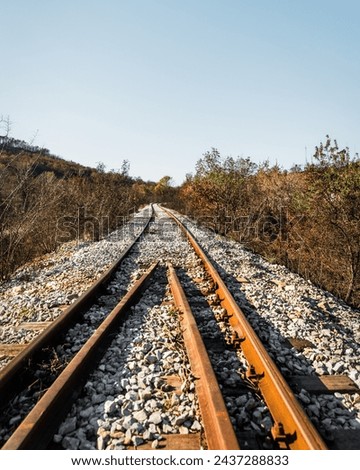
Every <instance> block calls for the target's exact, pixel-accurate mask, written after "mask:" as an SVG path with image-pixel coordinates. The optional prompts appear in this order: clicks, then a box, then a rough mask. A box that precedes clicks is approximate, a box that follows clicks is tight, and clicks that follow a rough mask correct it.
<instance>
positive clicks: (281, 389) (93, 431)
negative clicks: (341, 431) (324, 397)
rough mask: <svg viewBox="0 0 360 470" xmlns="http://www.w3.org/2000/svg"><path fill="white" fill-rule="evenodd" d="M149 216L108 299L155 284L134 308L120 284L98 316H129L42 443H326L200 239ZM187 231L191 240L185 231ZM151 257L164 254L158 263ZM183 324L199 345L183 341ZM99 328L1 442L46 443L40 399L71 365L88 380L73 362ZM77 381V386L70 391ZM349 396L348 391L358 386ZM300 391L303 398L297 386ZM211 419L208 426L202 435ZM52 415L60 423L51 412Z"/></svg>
mask: <svg viewBox="0 0 360 470" xmlns="http://www.w3.org/2000/svg"><path fill="white" fill-rule="evenodd" d="M155 212H156V214H155V215H156V218H155V222H153V223H151V224H150V226H149V232H148V233H147V234H146V235H145V236H144V237H142V238H141V239H140V240H139V242H138V243H137V244H136V246H134V247H133V248H132V250H131V252H130V255H129V256H128V257H127V259H126V263H127V266H126V268H125V266H122V265H120V273H121V272H122V271H123V272H122V274H117V275H115V278H114V281H113V284H112V287H111V289H113V290H114V291H115V292H116V290H117V296H118V297H117V300H116V301H115V300H114V299H113V300H111V301H109V299H108V300H107V302H108V304H109V305H112V306H113V304H114V303H115V304H116V303H117V302H118V300H119V292H120V291H121V292H123V291H124V290H128V289H127V288H125V285H126V283H127V284H130V282H129V281H130V279H131V278H135V277H139V276H140V281H139V282H138V284H137V285H135V286H133V287H132V289H133V290H134V291H137V287H139V286H141V287H145V283H146V281H147V280H148V278H149V277H150V276H152V277H153V282H152V284H151V285H150V287H148V288H147V290H146V292H145V293H144V295H143V297H142V298H141V299H140V300H139V301H138V303H137V304H136V305H133V306H132V307H129V304H127V301H128V299H127V298H126V296H129V295H130V292H128V293H127V294H126V296H125V297H124V298H123V299H122V300H121V301H120V303H119V304H117V306H116V307H115V308H113V309H112V311H111V313H110V314H109V315H108V317H106V319H105V322H110V318H111V317H115V318H118V315H119V314H121V312H124V313H128V315H127V318H126V320H125V319H124V321H121V322H120V323H121V325H120V326H119V325H117V332H116V334H115V332H114V331H113V332H112V333H111V338H112V342H111V344H110V346H109V348H108V349H107V350H106V351H105V348H104V345H102V349H103V351H102V353H103V354H104V355H103V358H102V359H101V360H100V359H99V358H98V356H97V354H96V357H97V358H98V359H99V360H100V362H99V364H98V366H97V368H96V369H95V370H94V371H93V372H92V375H91V376H90V377H89V378H88V379H87V382H86V383H85V386H84V387H83V389H82V391H81V392H79V393H80V395H79V397H78V398H77V401H76V402H75V404H74V405H73V406H72V407H71V410H70V413H69V415H68V416H67V417H66V419H65V420H64V421H63V422H62V424H61V425H60V426H59V427H58V429H56V430H55V435H54V439H53V442H52V443H51V444H50V447H54V446H60V447H61V448H75V449H76V448H79V449H82V448H83V449H89V448H90V449H91V448H99V449H103V448H109V449H122V448H126V447H131V446H135V447H136V448H146V447H147V446H149V445H152V447H154V448H157V447H164V446H165V447H167V448H199V447H205V448H217V449H220V448H225V449H226V448H230V449H231V448H232V449H236V448H237V446H238V445H239V446H240V447H241V448H259V447H260V448H268V449H269V448H270V449H273V448H290V449H299V448H300V449H307V448H310V449H311V448H313V449H323V448H326V444H325V443H324V440H323V438H322V437H320V434H319V433H318V432H317V430H316V429H315V426H314V425H313V424H312V422H311V421H310V419H309V418H308V416H307V415H306V413H305V412H304V410H303V409H302V407H301V406H300V403H299V402H298V401H297V400H296V398H295V396H294V393H293V391H292V389H291V388H290V386H289V385H288V383H287V381H286V380H285V379H284V377H283V376H282V374H281V373H280V371H279V369H278V367H277V366H276V365H275V362H274V361H273V359H272V358H271V357H270V355H269V354H268V353H267V351H266V349H265V347H264V346H263V345H262V344H261V341H260V340H259V338H258V337H257V335H256V334H255V332H254V330H253V328H252V327H251V326H250V323H249V322H248V321H247V320H246V318H245V316H244V314H243V312H242V311H241V310H240V308H239V306H238V305H237V303H236V302H235V300H234V298H233V296H232V295H231V294H230V292H229V291H228V289H227V288H226V286H225V284H224V282H223V281H222V280H221V278H219V275H218V274H217V273H216V271H215V269H214V268H213V267H212V266H210V265H209V264H208V260H207V259H206V256H205V254H204V252H203V250H202V249H201V248H199V247H197V248H196V251H197V255H196V254H195V252H194V250H193V249H191V248H190V246H189V245H188V244H187V242H186V240H185V238H184V237H183V236H182V235H181V233H180V231H179V230H178V229H176V226H175V223H174V222H173V221H170V219H169V218H168V217H167V216H165V214H164V213H163V212H162V211H161V210H160V208H156V210H155ZM168 215H170V216H171V214H170V213H168ZM175 220H176V223H177V224H179V220H178V219H175ZM187 236H188V238H189V239H190V241H192V243H194V239H193V237H192V236H191V234H188V235H187ZM155 260H156V262H160V263H159V266H158V267H157V268H156V269H155V265H154V264H153V263H154V261H155ZM168 263H170V264H173V265H175V266H176V267H177V273H178V275H179V278H180V281H181V283H182V285H183V286H184V288H185V292H186V294H187V296H188V298H189V303H188V302H187V300H186V298H185V294H184V292H183V291H182V288H181V286H180V285H179V282H177V275H176V273H175V270H174V269H173V268H172V267H171V265H169V266H168V276H169V279H170V281H171V282H170V285H171V288H169V285H168V282H167V278H166V276H165V271H166V269H165V267H166V266H167V265H168ZM203 263H205V265H204V264H203ZM124 264H125V262H124ZM149 266H151V268H150V269H149ZM134 271H135V273H136V274H135V275H134ZM144 271H147V273H146V274H144ZM175 286H177V287H175ZM119 289H120V290H119ZM174 302H175V304H174ZM130 303H131V304H132V301H131V302H130ZM190 307H191V309H192V310H193V313H194V316H195V319H196V322H195V321H194V318H193V317H192V313H191V310H190ZM98 309H99V307H98V306H97V307H95V308H92V309H90V311H89V312H91V310H92V312H91V313H88V314H85V315H84V316H87V315H88V317H89V319H90V323H91V322H93V323H94V324H96V323H99V319H97V320H94V317H95V318H96V311H97V310H98ZM178 312H181V313H180V315H178ZM102 316H103V315H102ZM179 317H180V321H179ZM196 324H197V325H198V328H199V330H200V333H199V332H198V331H197V327H196ZM100 328H103V325H102V326H101V327H100ZM75 330H76V331H75V336H73V333H74V332H72V333H71V334H70V336H69V335H68V338H67V340H66V341H67V342H68V343H71V342H73V341H74V338H75V337H76V335H77V334H79V335H80V330H83V328H79V327H75ZM190 331H193V333H194V337H197V341H194V339H189V338H187V334H188V333H189V332H190ZM182 332H184V338H183V335H182ZM81 333H82V331H81ZM104 335H105V333H104ZM96 336H100V334H99V333H96V332H95V333H94V334H93V336H92V337H91V338H90V339H88V337H89V335H88V336H87V338H86V339H85V340H84V339H82V340H81V341H80V344H84V343H85V344H84V346H81V345H78V346H77V348H78V349H80V348H81V349H80V351H79V353H78V355H76V356H75V357H74V359H73V360H72V361H71V362H70V363H69V365H68V367H67V368H66V369H65V370H64V371H63V373H62V374H61V375H60V376H59V377H58V379H57V380H56V381H55V382H54V383H53V385H52V386H51V387H50V388H49V390H48V392H46V393H45V394H44V395H43V396H42V399H41V400H40V401H39V403H38V405H37V406H36V407H35V408H33V410H32V412H31V413H30V414H29V415H28V417H27V418H26V419H25V421H23V423H21V424H20V426H19V427H18V429H17V431H16V432H15V433H14V435H13V436H12V437H10V431H9V430H7V431H6V432H5V433H3V440H4V441H7V442H6V444H5V445H4V448H24V447H25V448H26V446H30V448H36V447H40V448H43V447H44V446H45V445H49V444H48V443H46V442H45V440H46V439H45V437H48V436H49V433H45V437H44V436H43V437H41V433H40V431H39V430H41V429H42V428H43V426H44V424H43V422H41V420H40V424H39V425H35V424H34V423H35V422H36V420H35V418H36V419H37V417H40V419H44V416H45V418H46V419H45V422H47V423H48V419H49V417H48V416H47V415H46V413H47V412H45V410H48V407H47V406H48V402H47V400H49V397H51V396H52V393H53V391H54V390H55V391H56V394H55V395H56V396H58V397H59V393H60V392H59V390H60V389H61V387H60V386H59V384H61V382H62V381H63V379H64V376H66V375H68V376H70V377H71V376H72V374H74V373H77V374H78V375H79V376H80V377H81V378H82V381H84V380H85V377H84V376H83V373H82V372H81V366H80V358H81V357H82V356H83V355H84V351H85V349H86V348H87V347H88V346H89V342H92V341H93V340H94V337H96ZM201 338H202V339H201ZM87 339H88V341H87V342H86V340H87ZM108 341H109V340H108ZM183 341H185V343H183ZM65 344H66V343H65ZM194 344H200V346H199V347H200V349H199V348H198V347H196V348H195V349H194ZM204 345H205V347H206V349H207V352H205V347H204ZM62 349H64V346H63V345H57V346H56V347H55V352H56V354H57V355H58V356H59V355H61V354H60V353H61V352H62ZM185 350H186V351H187V354H186V353H185ZM104 351H105V352H104ZM199 358H203V360H204V362H200V361H199V360H198V359H199ZM77 361H78V362H77ZM13 362H14V363H16V359H15V360H14V361H13ZM91 362H93V363H94V362H95V361H93V360H91ZM210 362H211V363H212V366H213V368H214V371H215V373H214V372H212V368H211V367H210V365H209V364H210ZM10 364H11V363H10ZM9 367H10V366H9ZM82 367H83V368H85V369H87V366H82ZM206 370H208V371H210V377H208V376H204V372H205V371H206ZM215 375H216V377H217V380H216V378H215ZM218 383H219V385H218ZM210 384H211V385H210ZM73 385H74V382H72V385H71V387H72V388H73ZM348 387H350V385H348ZM220 390H221V393H220ZM352 392H356V387H353V389H352ZM27 393H28V390H27V391H26V392H25V395H18V396H17V397H16V398H15V399H13V400H14V401H13V402H12V403H11V404H10V406H9V407H8V410H9V418H10V420H9V422H10V423H12V425H16V424H18V423H19V421H21V420H22V418H23V417H22V416H21V415H20V418H19V415H16V413H17V409H18V407H19V405H20V403H22V402H24V401H25V402H26V401H27V398H28V396H27ZM42 393H43V391H42V392H41V394H42ZM61 393H63V392H61ZM301 393H302V396H303V397H304V396H306V392H305V390H301ZM73 399H74V397H73V396H72V394H69V393H68V395H65V398H64V399H63V400H62V408H63V409H64V410H65V408H66V407H65V406H64V402H68V404H69V406H70V405H71V403H72V400H73ZM15 410H16V411H15ZM14 414H15V415H14ZM215 418H216V421H214V420H215ZM209 421H210V422H212V427H210V429H211V431H210V432H209V425H208V422H209ZM51 422H52V423H53V424H54V425H55V424H56V422H55V421H54V420H53V419H51ZM215 422H216V423H217V424H215ZM230 423H232V425H233V427H234V430H233V429H232V426H230ZM36 426H39V427H36ZM29 429H34V436H35V440H34V441H33V440H32V439H33V438H32V437H30V438H29V437H26V436H28V434H26V433H28V431H29ZM24 430H26V433H25V434H26V436H25V435H24ZM215 431H216V432H215ZM234 431H235V434H236V437H235V434H234ZM216 436H217V437H218V438H217V439H216V438H215V437H216ZM212 437H214V438H215V440H212ZM44 439H45V440H44ZM149 443H152V444H149ZM28 448H29V447H28Z"/></svg>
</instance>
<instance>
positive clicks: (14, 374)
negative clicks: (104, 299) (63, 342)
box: [0, 205, 154, 407]
mask: <svg viewBox="0 0 360 470" xmlns="http://www.w3.org/2000/svg"><path fill="white" fill-rule="evenodd" d="M153 214H154V208H153V206H152V205H151V215H150V217H149V218H148V220H147V222H146V224H145V226H144V228H143V230H142V231H141V233H140V234H139V235H138V236H137V237H136V238H135V240H134V241H133V242H132V243H131V245H129V246H128V247H127V248H126V249H125V250H124V251H123V252H122V253H121V255H120V257H119V258H118V260H117V261H115V262H114V263H113V264H112V265H111V266H110V268H108V269H107V271H105V272H104V273H103V274H102V275H101V276H100V277H99V279H97V280H96V281H95V282H94V284H92V285H91V286H90V287H89V289H87V290H86V291H85V292H84V293H83V294H82V295H81V296H80V297H79V298H78V299H77V300H76V301H75V302H74V303H73V304H71V305H70V306H69V307H68V308H67V309H66V310H65V311H64V312H63V313H62V314H61V315H60V316H59V317H58V318H57V319H56V320H54V321H53V322H52V323H51V325H49V326H48V327H47V328H46V329H45V330H44V331H43V332H42V333H40V334H39V335H38V336H37V337H36V338H35V339H34V340H33V341H31V342H30V343H29V346H28V347H26V348H25V349H24V350H23V351H22V352H21V353H19V354H18V355H17V356H15V357H14V359H12V360H11V361H10V362H9V364H7V365H6V366H5V367H4V368H3V369H2V370H0V407H1V406H2V401H4V400H5V398H8V396H9V394H11V393H13V392H14V390H15V389H16V388H17V385H18V382H19V379H20V380H21V375H19V372H20V370H21V368H22V367H26V366H27V364H28V363H29V362H30V360H31V359H32V358H33V357H34V356H35V355H36V354H37V353H38V352H39V351H40V350H41V349H43V348H44V347H46V346H48V345H50V344H51V342H52V341H53V339H54V338H56V337H57V336H59V335H60V334H61V333H62V332H63V331H64V330H65V329H66V328H69V326H70V325H71V324H72V323H74V322H75V321H76V318H77V317H78V316H79V315H80V314H81V313H82V312H83V311H84V310H85V309H86V308H88V306H89V305H91V303H92V302H93V301H94V299H95V298H96V297H97V296H98V295H99V292H100V291H101V289H102V288H103V286H104V285H105V284H106V283H107V282H108V281H109V280H110V279H111V278H112V277H113V275H114V273H115V272H116V270H117V269H118V268H119V266H120V264H121V263H122V261H123V260H124V258H126V256H127V255H128V254H129V252H130V250H131V249H132V247H133V246H134V245H135V244H136V243H137V242H138V241H139V239H140V237H141V236H142V235H143V233H144V232H145V230H147V228H148V226H149V224H150V221H151V219H152V218H153Z"/></svg>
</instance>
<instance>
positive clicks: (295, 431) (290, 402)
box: [162, 207, 327, 450]
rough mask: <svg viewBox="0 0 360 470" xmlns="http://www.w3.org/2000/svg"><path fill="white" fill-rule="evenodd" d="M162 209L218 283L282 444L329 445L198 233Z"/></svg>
mask: <svg viewBox="0 0 360 470" xmlns="http://www.w3.org/2000/svg"><path fill="white" fill-rule="evenodd" d="M162 209H163V210H164V211H165V213H166V214H168V215H169V217H171V218H172V219H173V220H174V221H175V222H176V223H177V224H178V226H179V227H180V228H181V230H182V231H183V232H184V233H185V234H186V236H187V238H188V240H189V242H190V244H191V245H192V246H193V248H194V250H195V251H196V253H197V254H198V255H199V257H200V258H201V259H202V261H203V263H204V265H205V268H206V270H207V271H208V273H209V274H210V276H211V277H212V279H213V281H214V283H215V289H216V294H217V295H218V298H219V301H220V304H221V306H222V307H223V308H224V309H225V310H226V311H227V314H228V316H229V322H230V324H231V326H232V327H233V329H234V330H235V332H236V333H235V334H236V341H237V343H238V344H239V345H240V347H241V349H242V351H243V352H244V355H245V357H246V359H247V361H248V364H249V370H248V374H247V376H248V378H249V379H250V380H251V381H252V382H253V383H254V384H255V385H256V387H258V389H259V391H260V392H261V395H262V397H263V399H264V401H265V402H266V404H267V406H268V408H269V411H270V413H271V415H272V417H273V420H274V425H273V427H272V430H271V434H272V437H273V439H274V440H275V441H276V443H277V445H278V446H279V448H283V449H297V450H307V449H313V450H315V449H317V450H321V449H327V446H326V444H325V442H324V441H323V439H322V437H321V436H320V434H319V433H318V432H317V430H316V429H315V427H314V425H313V424H312V422H311V421H310V419H309V418H308V416H307V415H306V413H305V411H304V410H303V408H302V407H301V405H300V404H299V402H298V401H297V399H296V397H295V396H294V394H293V392H292V390H291V388H290V387H289V385H288V384H287V382H286V381H285V379H284V377H283V376H282V374H281V372H280V371H279V369H278V367H277V366H276V364H275V363H274V361H273V360H272V358H271V357H270V355H269V354H268V352H267V351H266V349H265V347H264V346H263V344H262V343H261V341H260V339H259V337H258V336H257V334H256V333H255V331H254V330H253V328H252V326H251V325H250V323H249V322H248V320H247V319H246V317H245V314H244V313H243V312H242V310H241V309H240V307H239V306H238V305H237V303H236V301H235V299H234V297H233V296H232V295H231V293H230V291H229V290H228V288H227V287H226V285H225V283H224V281H223V280H222V279H221V277H220V275H219V274H218V272H217V271H216V269H215V268H214V266H213V265H212V263H211V262H210V260H209V259H208V257H207V256H206V254H205V253H204V251H203V250H202V248H201V247H200V246H199V244H198V243H197V242H196V240H195V238H194V236H193V235H192V234H191V232H190V231H189V230H188V229H187V228H185V227H184V225H183V224H182V223H181V222H180V220H179V219H178V218H177V217H176V216H175V215H174V214H173V213H172V212H170V211H169V210H167V209H165V208H163V207H162Z"/></svg>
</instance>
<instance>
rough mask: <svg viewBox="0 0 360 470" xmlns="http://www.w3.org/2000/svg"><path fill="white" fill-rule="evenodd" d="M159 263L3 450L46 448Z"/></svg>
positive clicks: (139, 282) (41, 401)
mask: <svg viewBox="0 0 360 470" xmlns="http://www.w3.org/2000/svg"><path fill="white" fill-rule="evenodd" d="M157 264H158V262H155V263H153V264H152V265H151V266H150V268H149V269H148V270H147V272H146V273H145V274H143V276H142V277H141V278H140V279H139V280H138V281H137V282H136V283H135V284H134V286H133V287H132V288H131V289H130V290H129V292H128V293H127V294H126V295H125V296H124V297H123V298H122V300H121V301H120V302H119V303H118V304H117V306H116V307H115V308H114V309H113V310H112V311H111V313H110V314H109V315H108V316H107V317H106V319H105V320H104V321H103V322H102V323H101V325H100V326H99V327H98V328H97V330H96V331H95V332H94V333H93V335H92V336H91V337H90V338H89V339H88V341H87V342H86V343H85V344H84V346H83V347H82V348H81V349H80V351H79V352H78V353H77V354H76V355H75V356H74V357H73V359H72V360H71V362H70V363H69V364H68V365H67V367H66V368H65V369H64V370H63V371H62V373H61V374H60V375H59V377H58V378H57V379H56V380H55V382H54V383H53V384H52V385H51V387H50V388H49V389H48V390H47V392H46V393H45V394H44V395H43V396H42V398H41V399H40V400H39V402H38V403H37V404H36V406H35V407H34V408H33V409H32V410H31V412H30V413H29V414H28V415H27V417H26V418H25V419H24V420H23V421H22V423H21V424H20V425H19V426H18V428H17V429H16V430H15V432H14V433H13V434H12V436H11V437H10V439H9V440H8V441H7V442H6V444H5V445H4V446H3V447H2V450H20V449H28V450H33V449H45V448H46V446H47V445H48V443H49V442H50V441H51V439H52V436H53V433H54V432H55V431H56V429H57V428H58V426H59V424H60V423H61V420H62V419H63V417H64V416H65V415H66V412H67V410H68V409H69V408H70V407H71V405H72V403H73V402H74V400H75V399H76V397H77V395H78V394H79V390H80V389H81V386H82V385H83V383H84V382H85V380H86V377H87V376H88V375H89V374H90V372H91V370H92V369H93V368H94V366H95V364H96V363H97V361H98V360H99V359H100V357H101V354H102V352H103V351H104V348H105V346H106V344H107V343H108V342H109V341H110V338H109V336H110V335H111V334H112V333H113V332H114V331H115V329H116V328H117V327H118V325H119V324H120V322H121V321H122V320H123V319H124V316H125V315H126V314H127V312H128V310H129V308H130V307H131V306H132V305H133V304H134V303H135V302H136V301H137V300H138V298H139V296H140V295H141V293H142V292H143V290H144V289H145V287H146V285H147V284H148V282H149V280H150V278H151V276H152V275H153V273H154V271H155V268H156V266H157Z"/></svg>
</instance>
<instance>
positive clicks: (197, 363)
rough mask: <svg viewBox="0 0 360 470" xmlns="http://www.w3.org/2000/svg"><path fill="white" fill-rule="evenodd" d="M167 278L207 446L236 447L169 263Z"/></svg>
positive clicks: (196, 334)
mask: <svg viewBox="0 0 360 470" xmlns="http://www.w3.org/2000/svg"><path fill="white" fill-rule="evenodd" d="M168 270H169V271H168V280H169V284H170V289H171V292H172V294H173V297H174V301H175V305H176V307H177V309H178V310H179V311H180V323H181V326H182V332H183V337H184V342H185V347H186V350H187V353H188V357H189V361H190V366H191V371H192V374H193V375H194V377H195V378H196V380H195V388H196V392H197V396H198V400H199V407H200V412H201V417H202V421H203V426H204V431H205V437H206V442H207V446H208V449H209V450H237V449H239V444H238V441H237V438H236V435H235V432H234V428H233V425H232V424H231V421H230V417H229V414H228V411H227V409H226V406H225V403H224V399H223V396H222V393H221V391H220V388H219V384H218V381H217V379H216V376H215V372H214V370H213V368H212V365H211V362H210V359H209V356H208V353H207V351H206V348H205V345H204V342H203V340H202V337H201V334H200V332H199V330H198V327H197V325H196V321H195V318H194V316H193V314H192V311H191V308H190V305H189V302H188V300H187V298H186V295H185V292H184V290H183V288H182V286H181V284H180V281H179V279H178V277H177V275H176V272H175V269H174V268H173V267H172V265H171V264H168Z"/></svg>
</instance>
